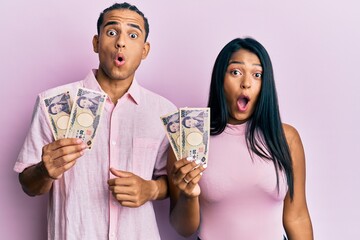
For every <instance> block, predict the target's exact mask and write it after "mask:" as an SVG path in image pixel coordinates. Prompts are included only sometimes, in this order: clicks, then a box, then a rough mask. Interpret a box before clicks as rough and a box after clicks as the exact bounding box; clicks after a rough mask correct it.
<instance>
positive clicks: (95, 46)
mask: <svg viewBox="0 0 360 240" xmlns="http://www.w3.org/2000/svg"><path fill="white" fill-rule="evenodd" d="M92 43H93V50H94V52H95V53H99V50H98V49H99V48H98V47H99V36H98V35H94V37H93V40H92Z"/></svg>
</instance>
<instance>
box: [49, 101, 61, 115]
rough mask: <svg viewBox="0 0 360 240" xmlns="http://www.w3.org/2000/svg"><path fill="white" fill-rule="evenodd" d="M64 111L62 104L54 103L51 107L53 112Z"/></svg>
mask: <svg viewBox="0 0 360 240" xmlns="http://www.w3.org/2000/svg"><path fill="white" fill-rule="evenodd" d="M61 111H62V105H61V104H58V103H57V104H54V105H53V106H52V107H51V111H50V112H52V113H53V114H57V113H59V112H61Z"/></svg>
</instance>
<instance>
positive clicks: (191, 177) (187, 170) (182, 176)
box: [168, 158, 205, 198]
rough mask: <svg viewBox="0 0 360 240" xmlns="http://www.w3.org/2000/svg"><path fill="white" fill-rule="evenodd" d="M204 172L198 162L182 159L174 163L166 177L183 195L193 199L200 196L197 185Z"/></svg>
mask: <svg viewBox="0 0 360 240" xmlns="http://www.w3.org/2000/svg"><path fill="white" fill-rule="evenodd" d="M204 170H205V168H204V166H203V165H202V163H201V161H200V160H193V159H191V158H183V159H180V160H179V161H176V162H174V165H173V167H172V169H171V172H170V175H169V176H168V177H169V179H170V181H172V183H173V184H174V185H175V186H176V187H177V188H178V189H180V192H181V193H182V194H183V195H185V196H186V197H188V198H194V197H198V196H199V195H200V192H201V190H200V187H199V184H198V183H199V181H200V179H201V175H202V172H203V171H204Z"/></svg>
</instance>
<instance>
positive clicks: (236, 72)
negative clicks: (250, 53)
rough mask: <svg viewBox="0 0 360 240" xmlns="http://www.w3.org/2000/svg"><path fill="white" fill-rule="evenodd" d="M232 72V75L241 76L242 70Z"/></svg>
mask: <svg viewBox="0 0 360 240" xmlns="http://www.w3.org/2000/svg"><path fill="white" fill-rule="evenodd" d="M230 73H231V74H232V75H234V76H239V75H241V72H240V71H239V70H237V69H235V70H232V71H231V72H230Z"/></svg>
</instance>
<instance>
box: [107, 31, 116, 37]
mask: <svg viewBox="0 0 360 240" xmlns="http://www.w3.org/2000/svg"><path fill="white" fill-rule="evenodd" d="M107 35H108V36H116V35H117V32H116V31H115V30H109V31H107Z"/></svg>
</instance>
